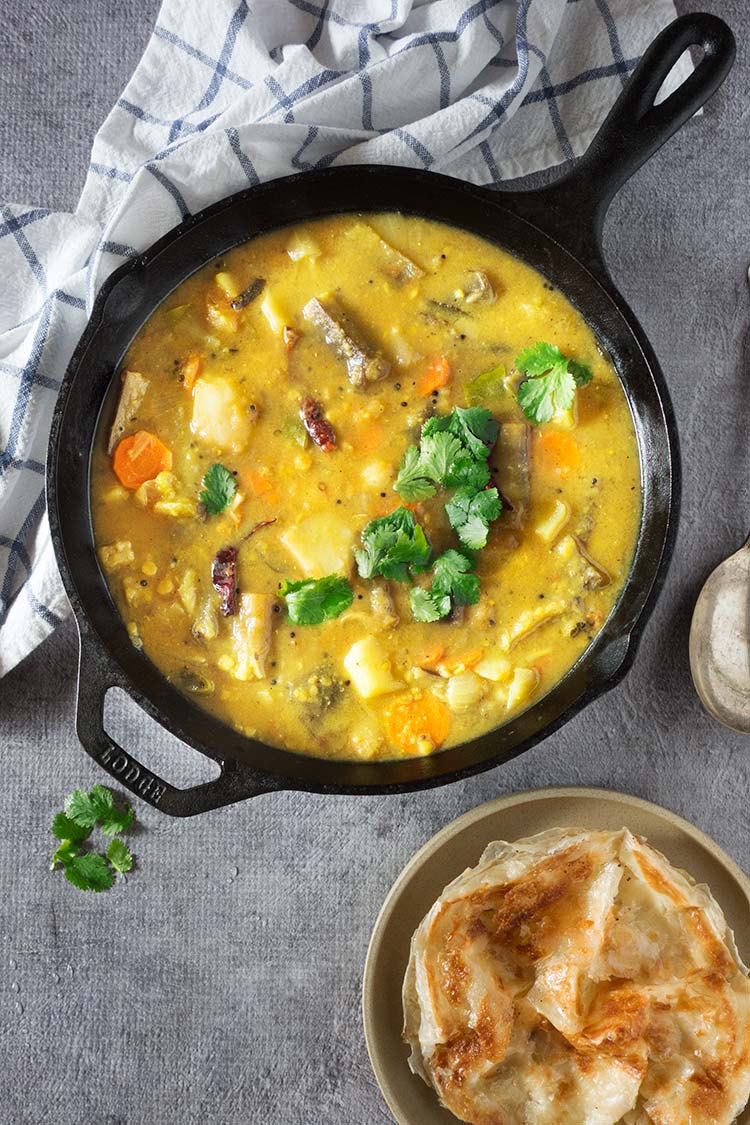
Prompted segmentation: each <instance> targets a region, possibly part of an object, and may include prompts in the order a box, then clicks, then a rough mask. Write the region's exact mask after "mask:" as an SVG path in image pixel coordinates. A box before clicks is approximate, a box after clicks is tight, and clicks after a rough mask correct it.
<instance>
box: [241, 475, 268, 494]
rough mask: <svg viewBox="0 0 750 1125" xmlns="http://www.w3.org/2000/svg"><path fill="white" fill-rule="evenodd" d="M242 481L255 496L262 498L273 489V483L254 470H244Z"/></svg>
mask: <svg viewBox="0 0 750 1125" xmlns="http://www.w3.org/2000/svg"><path fill="white" fill-rule="evenodd" d="M242 481H243V483H244V484H245V485H247V487H248V488H249V489H250V491H251V492H252V493H253V494H254V495H255V496H262V495H263V494H264V493H265V492H270V491H271V489H272V488H273V482H272V481H271V480H270V479H269V478H268V477H267V476H264V475H263V473H258V472H256V471H255V469H245V471H244V472H243V474H242Z"/></svg>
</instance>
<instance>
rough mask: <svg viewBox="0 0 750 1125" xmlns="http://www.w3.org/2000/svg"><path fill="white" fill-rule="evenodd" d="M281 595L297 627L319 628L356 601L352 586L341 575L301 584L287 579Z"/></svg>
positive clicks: (314, 579)
mask: <svg viewBox="0 0 750 1125" xmlns="http://www.w3.org/2000/svg"><path fill="white" fill-rule="evenodd" d="M279 593H280V595H281V597H282V598H284V600H285V601H286V608H287V611H288V613H289V619H290V621H292V622H293V624H295V625H320V624H322V622H323V621H327V620H328V619H329V618H331V617H338V616H339V614H340V613H343V612H344V610H345V609H348V608H349V606H350V605H351V604H352V601H353V600H354V591H353V590H352V587H351V584H350V583H349V581H348V580H347V579H346V578H342V577H341V576H340V575H338V574H329V575H328V576H327V577H326V578H303V579H302V580H301V581H299V582H290V581H289V580H287V581H286V582H284V584H283V586H282V587H281V589H280V591H279Z"/></svg>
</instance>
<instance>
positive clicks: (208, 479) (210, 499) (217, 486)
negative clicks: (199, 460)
mask: <svg viewBox="0 0 750 1125" xmlns="http://www.w3.org/2000/svg"><path fill="white" fill-rule="evenodd" d="M236 491H237V482H236V481H235V479H234V476H233V475H232V473H230V471H229V469H227V468H226V467H225V466H224V465H219V464H216V465H212V466H211V468H210V469H208V470H207V471H206V475H205V476H204V478H203V491H202V492H201V494H200V497H199V499H200V502H201V504H202V505H203V507H204V508H205V509H206V511H207V512H208V513H209V515H211V516H218V515H219V513H220V512H223V511H224V509H225V508H227V507H228V506H229V505H230V504H231V502H232V499H233V497H234V494H235V492H236Z"/></svg>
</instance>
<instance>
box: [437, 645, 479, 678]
mask: <svg viewBox="0 0 750 1125" xmlns="http://www.w3.org/2000/svg"><path fill="white" fill-rule="evenodd" d="M483 656H484V649H483V648H475V649H473V650H472V651H471V652H464V653H463V654H462V655H461V656H452V657H451V658H450V659H449V660H441V661H440V662H439V663H438V665H437V669H438V672H440V674H441V675H443V676H457V675H458V674H459V673H461V672H468V671H469V669H470V668H473V667H474V665H475V664H478V663H479V661H480V660H481V659H482V657H483Z"/></svg>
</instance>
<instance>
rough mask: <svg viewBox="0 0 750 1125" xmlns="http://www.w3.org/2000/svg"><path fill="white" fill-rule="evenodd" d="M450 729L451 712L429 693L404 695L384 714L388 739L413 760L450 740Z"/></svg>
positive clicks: (421, 692)
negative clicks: (448, 738)
mask: <svg viewBox="0 0 750 1125" xmlns="http://www.w3.org/2000/svg"><path fill="white" fill-rule="evenodd" d="M450 726H451V717H450V711H449V710H448V708H447V707H446V705H445V703H443V702H442V701H441V700H440V699H438V698H437V696H435V695H433V694H432V692H429V691H420V692H413V693H410V694H409V695H402V696H401V697H400V698H399V699H397V700H396V702H395V703H393V705H392V706H391V707H390V708H389V710H388V711H386V715H385V729H386V733H387V735H388V738H389V740H390V741H391V742H392V743H393V745H394V746H397V747H398V749H399V750H403V752H404V753H405V754H408V755H410V756H411V757H414V756H416V755H419V754H431V753H432V751H433V750H437V748H438V747H439V746H442V744H443V743H444V742H445V740H446V738H447V737H448V732H449V731H450Z"/></svg>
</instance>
